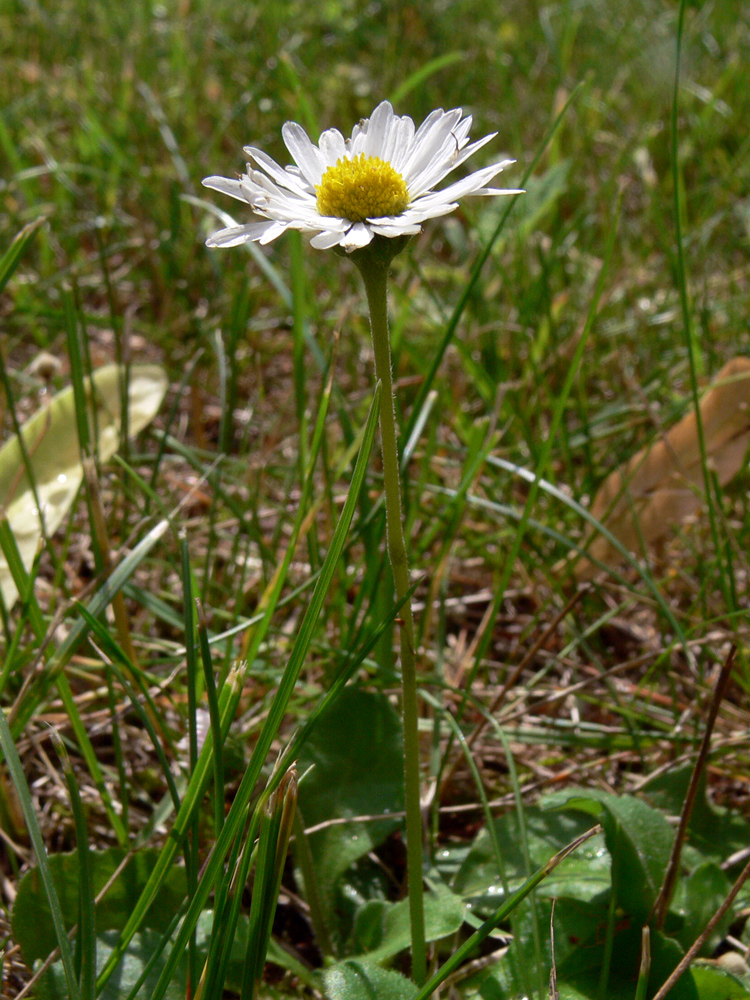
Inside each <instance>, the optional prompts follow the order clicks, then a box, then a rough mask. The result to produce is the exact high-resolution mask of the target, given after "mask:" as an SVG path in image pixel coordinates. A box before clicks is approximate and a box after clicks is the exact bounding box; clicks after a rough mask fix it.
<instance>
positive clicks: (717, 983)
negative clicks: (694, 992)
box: [670, 964, 750, 1000]
mask: <svg viewBox="0 0 750 1000" xmlns="http://www.w3.org/2000/svg"><path fill="white" fill-rule="evenodd" d="M690 972H691V975H692V977H693V981H694V983H695V985H696V987H697V989H698V996H699V997H700V1000H745V998H746V997H750V991H748V988H747V986H745V984H744V983H743V982H742V980H741V979H739V978H738V977H737V976H735V975H733V974H732V973H731V972H728V971H727V970H726V969H718V968H716V966H712V965H700V964H696V965H693V967H692V968H691V970H690ZM670 995H671V994H670Z"/></svg>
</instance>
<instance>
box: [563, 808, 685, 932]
mask: <svg viewBox="0 0 750 1000" xmlns="http://www.w3.org/2000/svg"><path fill="white" fill-rule="evenodd" d="M544 805H545V807H546V808H553V809H566V810H567V809H573V810H576V811H581V812H584V813H587V814H588V815H591V816H594V817H595V818H596V819H598V820H599V822H600V823H601V824H602V826H603V827H604V838H605V842H606V844H607V850H608V851H609V853H610V855H611V856H612V865H613V870H616V872H617V875H616V885H617V902H618V904H619V905H620V906H621V907H622V908H623V910H625V912H626V913H627V914H629V915H630V916H631V917H634V918H635V919H636V921H638V922H639V923H641V924H643V923H645V922H646V921H647V920H648V917H649V914H650V913H651V909H652V907H653V905H654V902H655V901H656V897H657V894H658V892H659V889H660V888H661V883H662V879H663V878H664V872H665V870H666V867H667V864H668V862H669V854H670V851H671V848H672V842H673V840H674V830H673V829H672V827H671V826H670V825H669V822H668V821H667V819H666V818H665V817H664V816H663V815H662V814H661V813H660V812H657V810H656V809H652V807H651V806H649V805H647V804H646V803H645V802H642V801H641V800H640V799H636V798H634V797H633V796H631V795H612V794H610V793H609V792H602V791H599V790H598V789H585V790H580V791H576V790H575V789H571V790H570V791H564V792H559V793H556V794H553V795H550V796H548V797H547V798H546V799H545V802H544Z"/></svg>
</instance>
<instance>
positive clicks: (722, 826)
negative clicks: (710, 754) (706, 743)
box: [642, 763, 750, 871]
mask: <svg viewBox="0 0 750 1000" xmlns="http://www.w3.org/2000/svg"><path fill="white" fill-rule="evenodd" d="M692 773H693V765H692V764H690V763H688V764H683V765H682V766H680V767H675V768H674V769H673V770H671V771H667V772H666V773H665V774H660V775H658V776H657V777H655V778H652V779H651V781H649V782H648V784H647V785H645V786H644V788H643V792H642V794H643V797H644V799H645V800H646V801H647V802H648V803H650V804H651V805H652V806H655V807H656V808H657V809H661V810H662V811H663V812H666V813H671V814H672V815H674V816H677V815H679V813H680V812H681V811H682V804H683V802H684V801H685V796H686V795H687V790H688V785H689V783H690V778H691V775H692ZM748 841H750V824H749V823H748V821H747V820H746V819H745V817H744V816H742V815H741V814H740V813H739V812H732V811H730V810H728V809H722V808H721V807H719V806H715V805H714V804H713V803H712V802H711V801H710V800H709V798H708V796H707V795H706V776H705V773H704V774H703V775H702V777H701V780H700V783H699V786H698V794H697V796H696V799H695V804H694V806H693V811H692V813H691V816H690V824H689V826H688V840H687V846H686V847H685V849H684V851H683V856H682V862H683V865H684V866H685V867H687V869H688V871H689V870H691V869H692V868H694V867H697V866H698V865H701V864H703V863H704V862H705V861H715V862H716V863H718V864H720V863H721V862H722V861H724V860H726V858H728V857H729V855H730V854H733V853H734V852H735V851H740V850H742V849H743V848H744V847H747V844H748Z"/></svg>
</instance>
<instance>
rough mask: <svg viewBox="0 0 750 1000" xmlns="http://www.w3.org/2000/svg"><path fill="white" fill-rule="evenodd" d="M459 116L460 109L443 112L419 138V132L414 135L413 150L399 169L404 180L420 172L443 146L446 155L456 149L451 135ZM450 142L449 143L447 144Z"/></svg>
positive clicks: (407, 181)
mask: <svg viewBox="0 0 750 1000" xmlns="http://www.w3.org/2000/svg"><path fill="white" fill-rule="evenodd" d="M460 118H461V111H460V109H459V108H456V110H455V111H448V112H444V113H443V115H442V117H441V118H440V119H436V121H435V122H434V123H433V125H432V127H431V128H430V129H429V130H428V131H426V132H425V134H424V135H423V136H422V137H421V138H420V137H419V132H417V135H416V136H415V137H414V151H413V152H412V155H411V156H410V157H409V160H408V161H407V162H406V163H405V164H404V169H403V170H402V171H401V173H402V174H403V178H404V180H405V181H406V186H407V187H408V186H409V182H410V181H411V180H413V179H415V178H417V177H419V175H420V174H421V172H422V171H423V170H424V169H425V168H426V167H427V166H428V165H429V164H430V163H431V162H432V161H433V160H434V159H435V158H436V157H437V156H438V155H439V154H440V152H441V150H442V149H443V147H446V151H447V155H448V156H450V151H451V150H452V149H453V150H455V149H456V141H455V139H454V137H453V136H452V135H451V130H452V129H453V126H454V125H457V124H458V122H459V120H460ZM448 143H450V145H448Z"/></svg>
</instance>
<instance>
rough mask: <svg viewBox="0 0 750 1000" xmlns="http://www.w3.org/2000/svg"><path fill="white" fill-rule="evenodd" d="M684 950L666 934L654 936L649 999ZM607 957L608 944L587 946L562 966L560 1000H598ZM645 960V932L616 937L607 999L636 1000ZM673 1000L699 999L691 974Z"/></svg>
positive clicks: (629, 931) (672, 995)
mask: <svg viewBox="0 0 750 1000" xmlns="http://www.w3.org/2000/svg"><path fill="white" fill-rule="evenodd" d="M682 955H683V951H682V949H681V948H680V946H679V945H678V944H677V942H676V941H672V940H671V939H670V938H667V937H664V935H662V934H657V933H652V934H651V971H650V974H649V979H648V989H647V992H646V996H647V997H652V996H653V995H654V994H655V993H656V991H657V990H658V989H659V987H660V986H661V985H662V983H664V982H665V980H666V979H667V978H668V976H669V975H670V974H671V973H672V971H673V970H674V969H675V967H676V966H677V964H678V962H679V961H680V959H681V958H682ZM603 958H604V944H603V943H602V941H599V942H597V943H595V944H590V943H585V944H583V945H582V946H581V947H580V948H577V949H576V950H575V951H574V952H572V953H571V954H570V955H569V956H568V958H567V959H565V960H564V961H563V962H560V963H558V966H557V986H558V989H559V991H560V1000H573V998H575V1000H580V998H582V997H585V998H588V1000H597V998H598V997H599V990H600V977H601V969H602V962H603ZM640 960H641V931H640V928H638V927H628V928H627V929H626V930H623V931H621V932H620V933H619V934H616V935H615V938H614V942H613V948H612V963H611V965H610V972H609V981H608V984H607V992H606V994H605V995H606V998H607V1000H633V998H634V997H635V988H636V983H637V981H638V969H639V966H640ZM669 1000H698V990H697V988H696V985H695V982H694V981H693V978H692V976H691V974H690V973H689V972H687V973H685V975H684V976H682V978H681V979H680V980H678V982H677V983H676V985H675V986H674V987H673V988H672V990H671V991H670V993H669Z"/></svg>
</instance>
